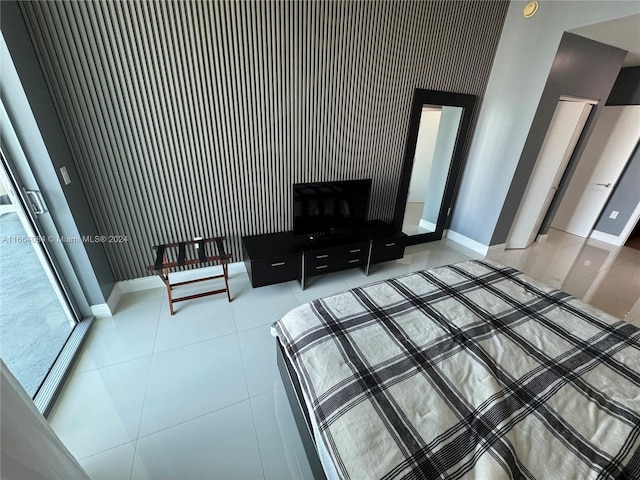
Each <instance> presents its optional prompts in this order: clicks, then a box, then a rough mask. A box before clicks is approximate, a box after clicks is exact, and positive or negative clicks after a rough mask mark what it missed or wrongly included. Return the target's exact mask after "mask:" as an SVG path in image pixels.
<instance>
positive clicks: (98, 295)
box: [0, 1, 115, 315]
mask: <svg viewBox="0 0 640 480" xmlns="http://www.w3.org/2000/svg"><path fill="white" fill-rule="evenodd" d="M0 20H1V27H2V34H3V36H4V38H5V41H6V43H7V47H8V49H9V52H10V54H11V57H12V59H13V62H14V64H15V66H16V69H17V71H18V75H19V81H20V83H21V84H22V87H23V89H24V91H25V93H26V95H27V98H28V99H29V103H30V106H31V110H32V112H33V116H35V120H36V123H37V126H38V127H39V128H38V129H39V130H40V134H41V136H42V138H41V139H40V138H39V136H38V133H37V132H34V131H33V126H32V125H31V124H27V123H26V122H22V121H21V120H20V119H22V118H25V112H24V111H21V109H28V108H29V104H26V100H25V106H24V107H22V106H20V104H18V103H17V100H18V98H19V95H18V94H17V92H15V91H6V92H3V95H4V96H5V99H6V100H7V101H8V104H9V106H10V107H11V108H13V109H14V111H13V112H10V115H12V117H13V118H12V122H14V128H16V130H17V133H18V135H19V137H20V140H21V142H22V144H23V148H24V149H25V150H26V152H27V153H28V154H30V158H29V159H28V160H29V161H30V166H31V169H32V171H33V173H34V175H35V177H36V179H37V181H38V183H39V185H40V188H41V191H42V193H43V196H44V197H45V201H46V203H47V206H48V208H49V210H50V213H51V215H52V217H53V219H54V221H55V224H56V227H57V229H58V232H59V233H60V234H61V235H64V236H67V237H71V238H78V237H79V236H82V235H97V234H98V230H97V229H96V225H95V222H94V221H93V217H92V215H91V212H90V210H89V208H88V201H87V197H86V196H85V194H84V189H83V188H82V184H81V182H80V179H79V176H78V173H77V171H76V168H75V166H74V164H73V161H72V159H71V158H72V155H71V152H70V151H69V147H68V144H67V142H66V139H65V134H64V131H63V129H62V126H61V124H60V121H59V119H58V115H57V113H56V110H55V108H54V106H53V101H52V99H51V96H50V93H49V89H48V88H47V85H46V83H45V81H44V77H43V75H42V71H41V69H40V65H39V63H38V60H37V58H36V55H35V52H34V50H33V46H32V44H31V41H30V40H29V36H28V34H27V31H26V27H25V25H24V21H23V18H22V14H21V13H20V10H19V8H18V5H17V4H16V2H8V1H2V2H0ZM3 73H4V74H7V73H8V72H3ZM8 108H9V107H8ZM27 115H29V116H30V115H31V113H30V112H29V113H28V114H27ZM43 140H44V145H43V148H42V149H40V150H38V148H39V147H38V145H39V144H40V143H42V141H43ZM61 166H66V167H67V170H68V172H69V175H70V177H71V179H72V182H71V184H70V185H67V186H63V183H62V181H61V180H62V179H61V178H57V177H56V176H57V175H60V173H59V167H61ZM64 247H65V250H66V253H67V255H68V257H69V260H70V261H71V264H72V265H73V269H74V270H75V273H76V275H77V277H78V280H79V282H80V285H81V288H82V290H83V292H84V295H85V297H86V300H87V301H88V303H89V304H90V305H97V304H101V303H104V302H105V300H106V298H107V297H108V296H109V294H110V293H111V290H112V289H113V286H114V284H115V281H114V277H113V274H112V272H111V269H110V267H109V264H108V262H107V257H106V254H105V251H104V247H103V245H102V244H100V243H94V244H81V243H66V244H64ZM89 313H90V312H83V314H85V315H88V314H89Z"/></svg>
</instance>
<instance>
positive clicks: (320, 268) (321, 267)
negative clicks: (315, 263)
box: [316, 265, 329, 270]
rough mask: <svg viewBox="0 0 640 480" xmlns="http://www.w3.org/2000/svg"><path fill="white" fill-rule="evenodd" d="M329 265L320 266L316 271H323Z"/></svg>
mask: <svg viewBox="0 0 640 480" xmlns="http://www.w3.org/2000/svg"><path fill="white" fill-rule="evenodd" d="M328 266H329V265H320V266H319V267H316V270H322V269H323V268H327V267H328Z"/></svg>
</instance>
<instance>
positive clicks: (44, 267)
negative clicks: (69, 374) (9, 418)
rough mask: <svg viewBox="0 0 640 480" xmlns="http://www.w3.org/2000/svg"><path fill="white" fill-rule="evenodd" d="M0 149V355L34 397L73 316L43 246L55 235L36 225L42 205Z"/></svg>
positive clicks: (70, 328)
mask: <svg viewBox="0 0 640 480" xmlns="http://www.w3.org/2000/svg"><path fill="white" fill-rule="evenodd" d="M0 154H1V157H2V162H1V163H2V166H1V168H0V355H1V356H2V359H3V360H4V362H5V363H6V365H7V366H8V367H9V369H10V370H11V372H12V373H13V374H14V376H15V377H16V378H17V379H18V381H20V383H21V384H22V386H23V387H24V388H25V390H26V391H27V393H28V394H29V395H31V397H32V398H34V397H35V396H36V394H37V393H38V391H39V389H40V387H41V385H42V384H43V382H44V380H45V378H46V377H47V375H48V373H49V371H50V369H51V367H52V366H53V364H54V362H55V361H56V359H57V357H58V355H59V353H60V351H61V350H62V348H63V347H64V345H65V343H66V342H67V339H68V338H69V336H70V335H71V333H72V331H73V328H74V327H75V325H76V323H77V320H78V316H77V315H76V313H75V312H74V307H73V305H72V304H71V302H70V299H69V297H68V295H67V294H66V293H65V289H64V288H63V285H62V283H61V281H60V277H59V276H58V274H57V272H56V269H55V268H54V262H52V257H51V252H49V251H47V244H48V243H51V242H55V241H57V239H56V238H53V237H52V236H49V238H48V237H47V236H46V234H45V233H44V231H43V229H42V228H41V227H40V226H39V222H38V216H39V215H45V214H47V213H48V212H47V207H46V205H45V203H44V201H43V199H42V197H41V196H40V194H39V192H38V191H37V190H26V189H24V187H23V185H24V183H23V182H22V181H21V179H20V178H19V177H18V176H17V175H16V172H15V171H13V170H14V169H13V168H12V163H11V161H10V160H9V159H8V158H7V157H6V155H5V154H4V152H2V151H0Z"/></svg>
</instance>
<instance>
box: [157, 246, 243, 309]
mask: <svg viewBox="0 0 640 480" xmlns="http://www.w3.org/2000/svg"><path fill="white" fill-rule="evenodd" d="M225 240H226V237H213V238H203V239H198V240H192V241H188V242H177V243H167V244H164V245H154V246H153V249H154V250H155V251H156V260H155V263H154V264H153V265H148V266H147V270H149V271H154V272H156V273H157V274H158V276H159V277H160V278H161V279H162V281H163V282H164V284H165V286H166V287H167V296H168V297H169V310H170V311H171V315H173V314H174V313H175V312H174V310H173V304H174V303H176V302H182V301H184V300H192V299H194V298H200V297H206V296H208V295H215V294H218V293H224V292H227V298H228V299H229V301H231V295H230V294H229V271H228V268H227V264H228V263H229V260H231V255H230V254H228V253H226V252H225V250H224V244H223V243H222V242H224V241H225ZM210 245H215V247H216V248H217V250H218V254H217V255H213V256H208V255H207V246H210ZM176 248H177V255H174V259H172V258H171V256H169V255H167V253H168V252H169V251H171V250H172V249H176ZM187 250H189V253H195V254H196V256H194V257H191V258H187V253H188V252H187ZM210 262H219V263H220V264H221V265H222V274H221V275H213V276H211V277H205V278H197V279H195V280H187V281H184V282H177V283H171V282H170V281H169V272H170V271H171V270H174V269H178V268H180V267H185V266H188V265H200V264H205V263H210ZM216 278H224V285H225V288H220V289H217V290H209V291H206V292H202V293H196V294H193V295H187V296H184V297H179V298H173V296H172V295H171V289H172V288H173V287H178V286H180V285H188V284H191V283H198V282H204V281H206V280H214V279H216Z"/></svg>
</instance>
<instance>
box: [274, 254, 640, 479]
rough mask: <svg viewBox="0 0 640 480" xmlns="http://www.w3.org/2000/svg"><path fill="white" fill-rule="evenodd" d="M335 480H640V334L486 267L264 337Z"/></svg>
mask: <svg viewBox="0 0 640 480" xmlns="http://www.w3.org/2000/svg"><path fill="white" fill-rule="evenodd" d="M274 333H275V334H277V336H278V337H279V338H280V342H281V343H282V345H283V346H284V349H285V354H286V355H287V356H288V357H289V360H291V362H292V364H293V366H294V368H295V369H296V371H297V374H298V377H299V379H300V383H301V385H302V388H303V393H304V395H305V399H306V401H307V405H310V410H311V412H312V413H313V415H314V417H315V420H316V422H317V424H318V427H319V431H320V433H321V437H322V441H323V443H324V445H325V446H326V447H327V450H328V452H329V454H330V457H331V459H332V460H333V463H334V465H335V467H336V470H337V472H338V474H339V476H340V477H342V478H352V479H360V478H371V479H379V478H408V479H436V478H447V479H457V478H473V479H486V480H496V479H503V478H505V479H506V478H513V479H516V478H537V479H543V478H544V479H562V480H565V479H566V480H573V479H576V480H578V479H579V480H582V479H591V478H593V479H595V478H640V373H639V372H640V330H639V329H638V328H636V327H634V326H632V325H630V324H628V323H626V322H623V321H620V320H617V319H615V318H613V317H611V316H609V315H607V314H606V313H603V312H601V311H599V310H597V309H595V308H593V307H591V306H589V305H587V304H585V303H583V302H581V301H579V300H577V299H575V298H573V297H571V296H569V295H568V294H566V293H563V292H561V291H558V290H554V289H551V288H549V287H547V286H545V285H543V284H541V283H539V282H536V281H534V280H532V279H530V278H528V277H527V276H525V275H524V274H522V273H520V272H518V271H517V270H514V269H512V268H508V267H504V266H502V265H499V264H497V263H494V262H491V261H487V260H483V261H469V262H464V263H460V264H456V265H450V266H446V267H442V268H437V269H433V270H428V271H422V272H417V273H414V274H410V275H406V276H402V277H398V278H394V279H391V280H387V281H384V282H380V283H375V284H372V285H368V286H366V287H362V288H356V289H353V290H349V291H347V292H344V293H341V294H338V295H334V296H331V297H327V298H322V299H319V300H315V301H313V302H311V303H308V304H306V305H302V306H300V307H298V308H297V309H295V310H293V311H291V312H290V313H288V314H287V315H286V316H285V317H284V318H282V319H281V320H280V321H278V322H277V323H276V324H274Z"/></svg>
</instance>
